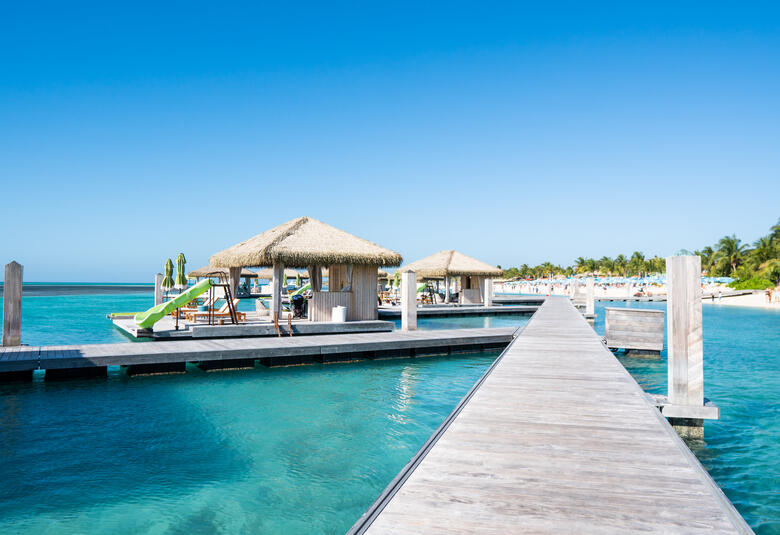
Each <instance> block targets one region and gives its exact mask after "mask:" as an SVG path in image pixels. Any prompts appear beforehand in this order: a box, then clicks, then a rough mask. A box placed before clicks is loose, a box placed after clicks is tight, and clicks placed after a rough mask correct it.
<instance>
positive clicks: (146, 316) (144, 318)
mask: <svg viewBox="0 0 780 535" xmlns="http://www.w3.org/2000/svg"><path fill="white" fill-rule="evenodd" d="M209 288H211V280H210V279H204V280H202V281H200V282H199V283H198V284H196V285H195V286H193V287H192V288H190V289H189V290H187V291H186V292H182V293H180V294H179V295H177V296H176V297H174V298H173V299H171V300H170V301H166V302H165V303H160V304H159V305H157V306H153V307H152V308H150V309H149V310H147V311H146V312H139V313H138V314H136V315H135V323H136V324H137V325H138V326H139V327H140V328H142V329H149V328H150V327H152V326H153V325H154V324H155V323H157V322H158V321H160V320H161V319H163V318H164V317H165V316H166V315H168V314H170V313H171V312H173V311H174V310H176V309H177V308H179V307H181V306H183V305H186V304H187V303H189V302H190V301H192V300H193V299H195V298H196V297H198V296H199V295H200V294H202V293H203V292H207V291H208V289H209Z"/></svg>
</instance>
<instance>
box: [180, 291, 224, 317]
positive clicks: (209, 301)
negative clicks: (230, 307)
mask: <svg viewBox="0 0 780 535" xmlns="http://www.w3.org/2000/svg"><path fill="white" fill-rule="evenodd" d="M220 299H221V297H219V296H216V295H215V296H214V297H213V298H209V297H207V298H206V300H205V301H203V305H201V306H205V307H206V309H207V310H208V309H209V308H211V307H213V306H214V305H215V304H217V301H219V300H220ZM192 302H197V299H193V301H190V303H192ZM188 304H189V303H188ZM179 310H180V311H181V313H182V314H183V315H184V316H185V317H186V316H187V314H189V313H190V312H197V311H198V307H197V306H194V307H181V308H180V309H179ZM175 314H176V311H175V310H174V311H173V312H171V316H174V315H175Z"/></svg>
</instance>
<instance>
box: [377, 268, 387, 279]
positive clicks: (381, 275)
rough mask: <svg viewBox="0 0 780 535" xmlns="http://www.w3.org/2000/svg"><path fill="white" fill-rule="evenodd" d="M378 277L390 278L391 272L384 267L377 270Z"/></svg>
mask: <svg viewBox="0 0 780 535" xmlns="http://www.w3.org/2000/svg"><path fill="white" fill-rule="evenodd" d="M376 277H377V278H378V279H389V278H390V274H389V273H388V272H387V271H385V270H384V269H380V270H379V271H378V272H377V274H376Z"/></svg>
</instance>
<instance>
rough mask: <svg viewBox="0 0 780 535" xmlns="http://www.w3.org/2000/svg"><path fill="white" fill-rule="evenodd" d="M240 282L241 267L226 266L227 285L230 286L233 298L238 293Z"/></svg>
mask: <svg viewBox="0 0 780 535" xmlns="http://www.w3.org/2000/svg"><path fill="white" fill-rule="evenodd" d="M239 282H241V267H240V266H239V267H231V268H228V285H229V286H230V293H231V294H232V295H233V298H234V299H235V297H236V294H237V293H238V284H239Z"/></svg>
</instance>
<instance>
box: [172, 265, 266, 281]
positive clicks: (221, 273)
mask: <svg viewBox="0 0 780 535" xmlns="http://www.w3.org/2000/svg"><path fill="white" fill-rule="evenodd" d="M229 274H230V273H229V271H228V269H227V268H223V267H214V266H203V267H202V268H198V269H193V270H192V271H190V272H189V273H187V278H188V279H198V278H206V277H219V278H223V279H227V277H228V276H229ZM241 277H243V278H247V279H255V278H257V273H255V272H254V271H250V270H248V269H242V270H241Z"/></svg>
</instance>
